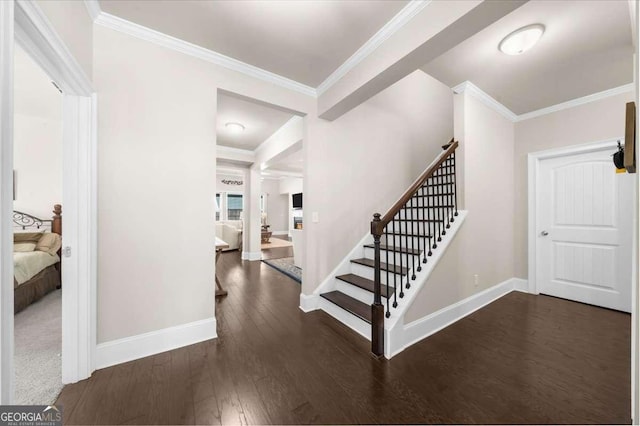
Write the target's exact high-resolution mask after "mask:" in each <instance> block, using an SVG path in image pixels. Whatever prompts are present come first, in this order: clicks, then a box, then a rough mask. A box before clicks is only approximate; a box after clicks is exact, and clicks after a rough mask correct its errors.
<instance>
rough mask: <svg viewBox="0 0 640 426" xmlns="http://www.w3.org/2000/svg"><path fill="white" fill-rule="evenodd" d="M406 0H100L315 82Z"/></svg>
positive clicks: (126, 14)
mask: <svg viewBox="0 0 640 426" xmlns="http://www.w3.org/2000/svg"><path fill="white" fill-rule="evenodd" d="M407 3H408V1H407V0H360V1H326V0H306V1H295V0H289V1H282V0H270V1H264V0H258V1H255V0H244V1H201V0H196V1H193V0H182V1H175V0H167V1H157V0H128V1H121V0H100V6H101V8H102V10H103V11H105V12H107V13H110V14H112V15H115V16H118V17H120V18H123V19H126V20H129V21H132V22H135V23H137V24H140V25H143V26H145V27H148V28H151V29H154V30H157V31H160V32H162V33H165V34H169V35H172V36H174V37H177V38H179V39H182V40H185V41H188V42H191V43H194V44H196V45H199V46H202V47H205V48H207V49H210V50H213V51H215V52H218V53H221V54H223V55H227V56H230V57H232V58H235V59H238V60H240V61H243V62H246V63H248V64H251V65H254V66H257V67H260V68H263V69H265V70H267V71H271V72H273V73H276V74H279V75H281V76H284V77H288V78H290V79H293V80H295V81H298V82H300V83H303V84H306V85H309V86H312V87H316V86H318V85H319V84H320V83H322V82H323V81H324V80H325V79H326V78H327V77H328V76H329V75H330V74H331V73H332V72H333V71H335V70H336V68H338V67H339V66H340V65H342V63H343V62H344V61H346V60H347V59H348V58H349V57H350V56H351V55H352V54H353V53H355V51H356V50H358V49H359V48H360V47H361V46H362V45H363V44H364V43H365V42H366V41H367V40H368V39H369V38H371V37H372V36H373V35H374V34H375V33H376V32H377V31H378V30H379V29H380V28H381V27H382V26H384V25H385V24H386V23H387V22H388V21H389V20H390V19H391V18H392V17H393V16H394V15H395V14H396V13H398V12H399V11H400V10H401V9H402V8H403V7H404V6H405V5H406V4H407Z"/></svg>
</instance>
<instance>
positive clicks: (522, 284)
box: [511, 278, 529, 293]
mask: <svg viewBox="0 0 640 426" xmlns="http://www.w3.org/2000/svg"><path fill="white" fill-rule="evenodd" d="M511 280H512V281H513V290H514V291H521V292H523V293H529V280H525V279H523V278H511Z"/></svg>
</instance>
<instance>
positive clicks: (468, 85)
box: [451, 81, 518, 123]
mask: <svg viewBox="0 0 640 426" xmlns="http://www.w3.org/2000/svg"><path fill="white" fill-rule="evenodd" d="M451 90H453V93H456V94H461V93H464V92H469V93H470V94H472V95H473V96H475V98H476V99H478V100H479V101H480V102H482V103H483V104H485V105H486V106H488V107H489V108H491V109H493V110H494V111H496V112H497V113H498V114H500V115H502V116H503V117H504V118H506V119H507V120H509V121H511V122H514V123H515V122H516V121H518V116H517V115H516V114H515V113H514V112H513V111H511V110H510V109H509V108H507V107H506V106H504V105H502V104H501V103H500V102H498V101H496V100H495V99H493V98H492V97H491V96H490V95H489V94H488V93H487V92H485V91H483V90H482V89H480V88H479V87H478V86H476V85H475V84H473V83H472V82H470V81H465V82H464V83H460V84H458V85H457V86H455V87H453V88H452V89H451Z"/></svg>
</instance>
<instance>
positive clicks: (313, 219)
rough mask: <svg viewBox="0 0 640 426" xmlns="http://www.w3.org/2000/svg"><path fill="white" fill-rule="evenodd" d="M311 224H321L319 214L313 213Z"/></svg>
mask: <svg viewBox="0 0 640 426" xmlns="http://www.w3.org/2000/svg"><path fill="white" fill-rule="evenodd" d="M311 222H313V223H318V222H320V219H318V212H312V213H311Z"/></svg>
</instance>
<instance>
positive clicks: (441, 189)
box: [438, 164, 447, 236]
mask: <svg viewBox="0 0 640 426" xmlns="http://www.w3.org/2000/svg"><path fill="white" fill-rule="evenodd" d="M446 170H447V169H446V168H445V165H444V164H441V165H440V167H439V168H438V175H439V176H440V185H439V186H438V193H439V197H440V214H441V216H440V219H441V220H442V235H443V236H444V235H447V226H446V225H447V201H446V198H445V195H444V193H445V188H446V187H447V171H446Z"/></svg>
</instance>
